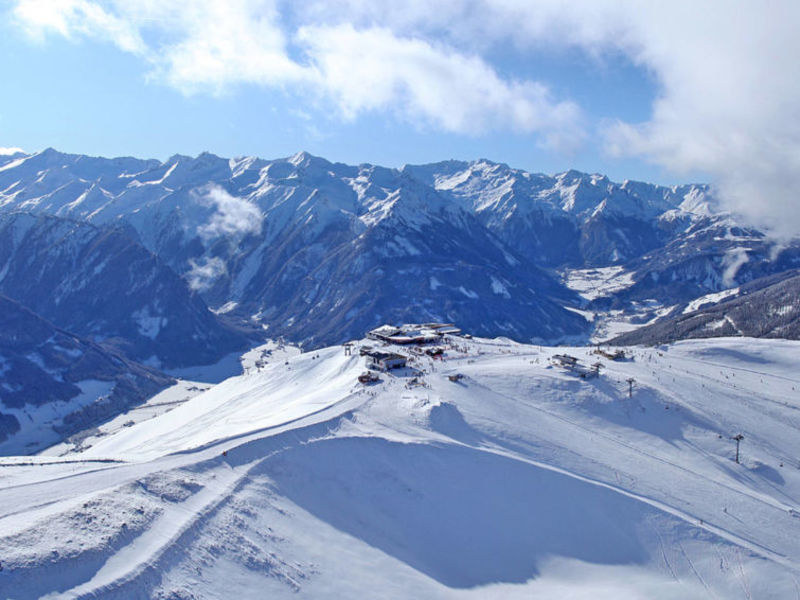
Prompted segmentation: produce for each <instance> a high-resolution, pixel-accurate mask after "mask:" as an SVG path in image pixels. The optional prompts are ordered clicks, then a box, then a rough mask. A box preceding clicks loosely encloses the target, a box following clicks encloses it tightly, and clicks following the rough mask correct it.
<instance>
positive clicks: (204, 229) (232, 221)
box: [197, 185, 264, 239]
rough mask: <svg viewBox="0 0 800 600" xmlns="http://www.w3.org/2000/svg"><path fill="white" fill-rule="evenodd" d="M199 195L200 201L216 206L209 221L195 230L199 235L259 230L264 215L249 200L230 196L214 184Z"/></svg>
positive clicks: (220, 234) (226, 235) (235, 233)
mask: <svg viewBox="0 0 800 600" xmlns="http://www.w3.org/2000/svg"><path fill="white" fill-rule="evenodd" d="M199 197H200V201H201V202H205V203H208V204H211V205H213V206H214V207H215V208H216V211H215V212H214V214H213V215H211V219H210V220H209V222H208V223H206V224H205V225H202V226H200V227H198V229H197V232H198V233H199V234H200V236H201V237H203V238H205V239H212V238H216V237H238V236H243V235H248V234H258V233H260V232H261V224H262V222H263V220H264V216H263V215H262V214H261V211H260V210H259V208H258V206H256V205H255V204H253V203H252V202H250V201H249V200H245V199H244V198H237V197H236V196H231V195H230V194H229V193H228V192H226V191H225V190H224V189H222V188H221V187H219V186H216V185H212V186H208V187H206V188H203V190H202V191H201V192H199Z"/></svg>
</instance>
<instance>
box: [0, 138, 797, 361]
mask: <svg viewBox="0 0 800 600" xmlns="http://www.w3.org/2000/svg"><path fill="white" fill-rule="evenodd" d="M19 211H25V212H27V213H30V214H46V215H51V216H58V217H61V218H67V219H71V220H74V221H79V222H86V223H90V224H91V225H93V226H94V227H96V228H98V229H102V230H105V229H107V228H114V229H115V230H120V229H121V230H123V231H124V232H125V233H126V235H128V236H131V237H133V238H135V241H136V242H138V243H139V244H140V245H141V246H143V247H144V248H146V249H147V250H148V251H149V252H151V253H152V254H154V255H155V256H156V257H157V258H158V260H159V261H160V263H161V264H162V265H164V266H165V267H168V268H169V269H170V270H171V271H172V272H174V274H175V275H177V276H178V277H180V278H182V279H183V281H184V282H185V284H186V285H188V286H189V287H190V288H191V289H192V290H193V291H195V292H196V293H197V294H199V295H200V296H201V297H202V299H203V301H204V302H205V303H206V304H207V305H208V306H211V307H213V308H214V310H215V311H216V312H217V313H219V314H220V315H222V314H224V315H227V317H228V318H229V319H231V320H238V322H239V323H247V324H249V325H250V326H252V325H256V326H259V327H260V326H263V327H266V328H267V331H268V334H269V335H271V336H273V337H277V336H285V337H287V338H289V339H292V340H295V341H299V342H304V343H305V344H306V345H309V346H319V345H324V344H326V343H332V342H339V341H343V340H345V339H348V338H355V337H358V336H360V335H361V334H362V333H363V332H364V331H365V330H367V329H369V328H371V327H374V326H376V325H379V324H381V323H383V322H387V321H393V322H402V321H419V320H425V319H428V320H435V321H458V322H459V323H461V324H462V326H463V327H464V328H465V329H467V330H471V331H473V332H475V333H478V334H481V335H498V334H502V335H507V336H510V337H512V338H514V339H517V340H521V341H533V340H540V341H550V342H557V341H565V340H578V339H588V338H589V336H590V335H591V334H592V330H593V328H594V330H595V334H596V332H597V323H598V320H597V319H595V321H594V323H592V324H590V323H587V322H586V321H585V320H584V319H583V317H582V316H581V315H580V314H578V313H577V312H574V310H573V311H570V310H565V309H567V308H569V309H582V310H584V311H587V310H588V311H590V312H592V313H597V312H598V311H599V312H603V313H605V312H607V311H616V312H617V313H620V314H623V315H628V317H626V318H634V316H635V318H636V319H638V320H639V321H640V322H645V321H647V320H649V319H651V318H655V317H657V316H658V315H662V314H664V313H665V311H667V309H669V308H670V307H673V306H676V305H679V304H685V303H687V302H690V301H692V300H693V299H695V298H698V297H700V296H703V295H706V294H709V293H716V292H720V291H723V290H725V289H729V288H734V287H736V286H738V285H741V284H743V283H746V282H749V281H752V280H755V279H757V278H759V277H763V276H767V275H771V274H773V273H780V272H782V271H784V270H786V269H791V268H796V267H797V266H798V265H800V244H797V243H796V242H793V243H786V242H785V241H784V242H781V243H780V244H779V243H777V242H775V241H774V240H770V239H769V238H767V237H765V236H764V234H763V233H762V232H759V231H757V230H755V229H753V228H751V227H746V226H744V225H743V224H741V223H738V222H737V221H736V219H735V218H734V217H733V216H732V215H728V214H722V213H720V212H719V209H718V207H717V203H716V201H715V199H714V196H713V193H712V192H711V190H710V189H709V188H708V186H704V185H684V186H673V187H665V186H657V185H651V184H647V183H642V182H633V181H625V182H623V183H621V184H620V183H615V182H612V181H610V180H609V179H608V178H606V177H604V176H601V175H597V174H594V175H589V174H585V173H579V172H577V171H568V172H565V173H560V174H557V175H554V176H549V175H543V174H532V173H528V172H525V171H521V170H519V169H513V168H511V167H509V166H507V165H504V164H499V163H493V162H491V161H488V160H477V161H472V162H460V161H447V162H442V163H434V164H430V165H416V166H413V165H409V166H406V167H404V168H402V169H399V170H398V169H387V168H383V167H379V166H373V165H359V166H350V165H344V164H340V163H331V162H329V161H327V160H325V159H323V158H320V157H315V156H312V155H309V154H308V153H304V152H301V153H299V154H297V155H295V156H292V157H289V158H285V159H277V160H263V159H259V158H255V157H246V158H237V159H230V160H228V159H224V158H220V157H217V156H214V155H212V154H208V153H204V154H201V155H199V156H197V157H188V156H181V155H175V156H173V157H170V158H169V159H167V160H166V161H163V162H161V161H156V160H138V159H133V158H115V159H104V158H93V157H86V156H80V155H68V154H62V153H59V152H57V151H55V150H52V149H48V150H45V151H44V152H41V153H38V154H34V155H15V156H12V157H4V162H3V164H0V212H5V213H9V212H19ZM597 269H601V270H602V269H613V270H614V273H615V274H616V275H615V280H616V281H618V282H621V281H623V280H624V281H625V282H626V285H614V286H612V287H610V288H607V290H606V291H607V292H608V293H605V292H603V293H600V292H599V291H598V290H593V291H591V293H589V294H588V295H587V294H586V293H585V292H586V289H585V282H591V281H596V278H595V277H594V276H592V275H591V273H593V272H594V270H597ZM587 272H588V273H589V274H590V275H589V276H584V273H587ZM603 272H604V271H603ZM571 282H578V285H579V287H576V288H574V289H571V288H569V287H567V286H569V285H571ZM580 282H584V283H580ZM564 283H566V284H567V286H565V285H564ZM15 285H16V284H15ZM580 286H583V287H580ZM3 289H5V290H6V293H8V294H10V295H13V293H12V290H9V289H7V287H6V288H3ZM581 290H583V291H581ZM576 292H578V293H581V294H582V295H583V299H582V298H580V297H579V296H578V295H576ZM590 296H591V299H589V297H590ZM161 301H162V302H163V301H165V300H164V299H163V298H162V299H161ZM642 306H647V307H650V308H648V309H647V311H645V313H646V314H645V313H643V312H642ZM36 310H37V311H39V312H42V313H43V314H47V313H46V311H44V310H41V309H39V308H37V309H36ZM135 310H138V309H135ZM148 310H149V312H148V313H147V314H144V313H137V314H140V315H143V316H144V318H155V317H156V315H155V314H154V313H153V311H152V310H151V309H148ZM132 312H133V311H131V314H132ZM583 314H587V313H583ZM47 316H48V317H49V315H47ZM204 318H207V317H204ZM131 319H133V317H131V316H129V318H128V321H131ZM54 320H55V319H54ZM56 322H58V321H56ZM59 324H60V323H59ZM65 325H69V326H70V327H72V328H73V329H75V330H76V331H80V329H79V328H77V327H74V326H73V324H71V323H69V324H65ZM109 335H111V334H110V333H109ZM136 356H137V357H138V358H143V357H142V356H141V355H140V354H137V355H136Z"/></svg>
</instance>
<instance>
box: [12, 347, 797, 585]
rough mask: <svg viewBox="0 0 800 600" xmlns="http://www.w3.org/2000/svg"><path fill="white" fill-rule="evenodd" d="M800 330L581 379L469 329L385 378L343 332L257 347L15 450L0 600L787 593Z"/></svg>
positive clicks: (545, 354)
mask: <svg viewBox="0 0 800 600" xmlns="http://www.w3.org/2000/svg"><path fill="white" fill-rule="evenodd" d="M798 350H800V344H798V343H797V342H786V341H780V340H755V339H741V338H737V339H717V340H703V341H690V342H681V343H677V344H674V345H672V346H669V347H662V348H656V349H649V348H648V349H641V348H639V349H633V354H634V360H627V361H620V362H612V361H608V360H604V359H602V362H603V363H604V368H603V369H601V375H600V376H599V377H598V378H595V379H581V378H579V377H575V376H574V375H572V374H571V373H570V372H567V371H564V370H563V369H561V368H559V367H555V366H552V365H551V364H550V357H551V356H552V355H553V354H554V353H556V352H558V353H563V352H567V353H569V354H572V355H574V356H576V357H578V358H579V359H580V361H581V363H587V364H590V363H593V362H595V361H596V360H597V358H598V357H597V355H593V354H590V351H591V349H590V348H545V347H537V346H528V345H521V344H517V343H513V342H511V341H508V340H504V339H495V340H485V339H483V340H478V339H474V340H465V339H462V338H453V339H452V340H451V345H450V347H449V349H448V350H447V352H446V354H445V357H444V359H443V360H441V361H440V360H437V361H433V360H432V359H430V358H428V357H424V358H422V357H418V358H416V359H415V360H414V362H413V364H412V365H411V366H409V368H407V369H403V370H398V371H395V372H392V373H391V374H382V375H381V381H380V382H378V383H376V384H373V385H370V386H363V385H361V384H358V383H357V382H356V377H357V376H358V374H359V373H361V372H362V371H363V370H364V367H365V362H364V361H365V359H364V358H362V357H359V356H345V355H344V352H343V350H342V348H341V347H334V348H328V349H324V350H318V351H314V352H311V353H302V354H297V355H289V354H287V355H286V360H283V359H281V360H278V361H273V362H270V363H266V364H259V365H256V364H254V365H253V366H252V368H250V369H249V370H248V372H247V373H245V374H243V375H241V376H238V377H233V378H230V379H227V380H225V381H223V382H222V383H219V384H217V385H215V386H212V387H209V388H208V389H207V390H205V391H200V392H199V393H198V394H197V395H195V396H194V397H192V398H190V399H188V400H186V401H185V402H183V403H181V404H180V405H179V406H177V408H174V409H173V410H171V411H169V412H166V413H160V414H157V415H156V416H154V417H152V418H149V419H148V420H144V421H141V422H138V423H135V424H133V425H132V426H128V427H124V428H121V429H118V430H117V431H116V432H115V433H112V434H110V435H107V436H104V437H101V438H99V439H97V440H96V441H95V443H94V445H93V446H92V447H90V448H88V449H85V450H83V451H82V452H80V453H77V452H73V453H71V454H66V455H63V456H60V457H54V456H34V457H5V458H2V459H0V465H2V466H0V561H1V562H2V571H0V597H2V598H16V599H20V600H21V599H28V598H40V597H45V598H99V597H102V598H170V599H176V600H177V599H190V598H282V597H286V598H298V597H302V598H481V599H482V598H578V599H582V598H592V599H601V598H614V599H629V598H648V599H651V598H655V599H662V598H671V599H687V598H688V599H692V598H794V597H797V596H798V595H800V585H798V578H799V577H800V462H798V459H800V436H798V427H799V426H800V399H799V398H798V393H797V391H796V387H797V386H800V375H799V374H798V373H800V369H798V359H797V356H798ZM355 354H358V353H357V352H356V353H355ZM456 373H458V374H461V375H463V377H462V378H461V379H458V380H456V381H451V380H450V379H449V378H448V375H453V374H456ZM415 378H416V381H414V379H415ZM628 378H633V379H634V383H633V393H632V397H631V398H629V397H628V383H626V380H627V379H628ZM736 433H742V434H743V435H744V440H743V441H742V444H741V452H742V461H741V464H737V463H736V462H735V461H734V449H735V446H734V442H733V441H731V439H730V437H731V436H732V435H734V434H736Z"/></svg>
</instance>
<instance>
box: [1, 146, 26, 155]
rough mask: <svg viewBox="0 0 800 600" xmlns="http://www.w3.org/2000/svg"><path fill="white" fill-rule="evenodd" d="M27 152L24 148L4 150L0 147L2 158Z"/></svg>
mask: <svg viewBox="0 0 800 600" xmlns="http://www.w3.org/2000/svg"><path fill="white" fill-rule="evenodd" d="M24 153H25V150H23V149H22V148H2V147H0V156H12V155H14V154H24Z"/></svg>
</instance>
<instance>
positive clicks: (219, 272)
mask: <svg viewBox="0 0 800 600" xmlns="http://www.w3.org/2000/svg"><path fill="white" fill-rule="evenodd" d="M189 265H190V266H191V267H192V268H191V269H190V270H189V271H188V272H187V273H186V275H185V277H186V280H187V281H188V282H189V287H190V288H191V289H192V290H194V291H196V292H204V291H206V290H207V289H209V288H210V287H211V286H212V285H213V284H214V282H215V281H216V280H217V279H219V278H220V277H222V276H223V275H225V274H226V273H227V272H228V268H227V267H226V266H225V261H223V260H222V259H221V258H218V257H216V256H215V257H212V258H207V259H204V260H203V261H202V262H197V261H194V260H189Z"/></svg>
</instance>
